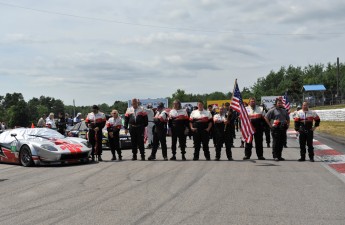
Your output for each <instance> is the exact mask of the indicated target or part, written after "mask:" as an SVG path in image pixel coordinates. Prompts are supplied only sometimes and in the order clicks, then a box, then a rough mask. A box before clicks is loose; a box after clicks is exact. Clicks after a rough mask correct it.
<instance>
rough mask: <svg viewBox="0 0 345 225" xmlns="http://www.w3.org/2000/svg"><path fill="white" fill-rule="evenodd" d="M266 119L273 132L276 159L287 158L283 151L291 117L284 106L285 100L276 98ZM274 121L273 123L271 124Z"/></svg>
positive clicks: (274, 156) (273, 149) (273, 151)
mask: <svg viewBox="0 0 345 225" xmlns="http://www.w3.org/2000/svg"><path fill="white" fill-rule="evenodd" d="M265 120H266V123H267V124H268V126H269V127H270V129H271V132H272V138H273V144H272V153H273V159H274V160H275V161H283V160H285V159H284V158H283V157H282V151H283V147H284V141H285V138H284V135H286V130H287V129H288V128H289V125H290V117H289V114H288V113H287V111H286V110H285V108H284V105H283V100H282V99H280V98H277V99H276V100H275V107H273V108H272V109H270V110H268V112H267V113H266V115H265ZM271 121H272V124H271Z"/></svg>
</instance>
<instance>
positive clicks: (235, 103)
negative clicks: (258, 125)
mask: <svg viewBox="0 0 345 225" xmlns="http://www.w3.org/2000/svg"><path fill="white" fill-rule="evenodd" d="M230 107H231V108H232V109H233V110H235V111H236V112H238V113H239V115H240V116H239V118H240V121H241V124H242V126H241V133H242V137H243V138H244V140H245V141H246V143H251V142H252V141H253V134H254V132H255V131H254V128H253V125H252V123H251V122H250V119H249V116H248V113H247V110H246V108H245V107H244V104H243V100H242V96H241V92H240V89H239V88H238V84H237V79H236V80H235V86H234V91H233V95H232V100H231V105H230Z"/></svg>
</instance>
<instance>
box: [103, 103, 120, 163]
mask: <svg viewBox="0 0 345 225" xmlns="http://www.w3.org/2000/svg"><path fill="white" fill-rule="evenodd" d="M111 116H112V117H110V118H109V119H108V121H107V123H106V125H105V126H106V127H107V131H108V139H109V145H110V150H111V153H112V155H113V157H112V159H111V160H116V154H115V150H116V152H117V154H118V156H119V160H120V161H121V160H122V151H121V148H120V129H121V127H122V118H121V117H120V116H119V112H118V111H117V110H116V109H113V110H112V111H111Z"/></svg>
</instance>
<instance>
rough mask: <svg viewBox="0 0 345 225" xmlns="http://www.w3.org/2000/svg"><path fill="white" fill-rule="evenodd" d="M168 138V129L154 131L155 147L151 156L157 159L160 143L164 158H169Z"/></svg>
mask: <svg viewBox="0 0 345 225" xmlns="http://www.w3.org/2000/svg"><path fill="white" fill-rule="evenodd" d="M166 137H167V130H166V129H162V130H157V129H155V130H154V132H153V146H152V152H151V156H153V157H154V158H156V153H157V149H158V145H159V143H161V147H162V155H163V158H167V157H168V153H167V151H168V148H167V140H166Z"/></svg>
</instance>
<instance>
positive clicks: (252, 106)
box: [243, 97, 265, 160]
mask: <svg viewBox="0 0 345 225" xmlns="http://www.w3.org/2000/svg"><path fill="white" fill-rule="evenodd" d="M246 110H247V113H248V116H249V118H250V123H251V124H252V126H253V127H254V129H255V133H254V140H255V149H256V155H257V157H258V159H259V160H265V158H264V156H263V154H264V150H263V144H262V142H263V134H264V123H265V119H264V116H265V112H264V110H263V108H262V107H261V106H258V105H256V101H255V98H253V97H251V98H249V105H248V106H247V107H246ZM252 148H253V143H252V142H250V143H245V148H244V157H243V160H246V159H250V157H251V155H252Z"/></svg>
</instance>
